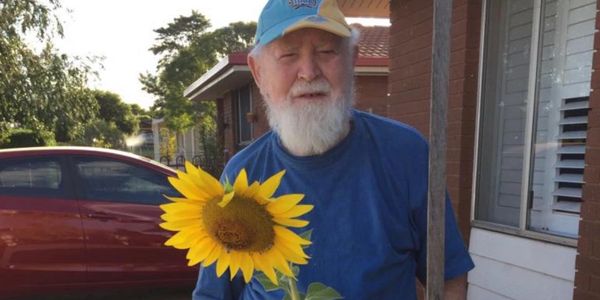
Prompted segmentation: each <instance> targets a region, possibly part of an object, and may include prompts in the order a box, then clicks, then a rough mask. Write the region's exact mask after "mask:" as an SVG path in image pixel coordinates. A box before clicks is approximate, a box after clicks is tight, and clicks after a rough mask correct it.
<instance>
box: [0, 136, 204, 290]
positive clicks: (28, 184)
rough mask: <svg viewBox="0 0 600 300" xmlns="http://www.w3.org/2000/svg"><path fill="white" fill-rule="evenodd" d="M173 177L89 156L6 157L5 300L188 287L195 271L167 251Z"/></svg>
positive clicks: (130, 158)
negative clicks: (164, 207) (165, 222)
mask: <svg viewBox="0 0 600 300" xmlns="http://www.w3.org/2000/svg"><path fill="white" fill-rule="evenodd" d="M173 175H175V171H173V170H172V169H170V168H168V167H166V166H164V165H161V164H159V163H156V162H154V161H152V160H150V159H146V158H143V157H140V156H137V155H133V154H130V153H126V152H120V151H114V150H105V149H97V148H84V147H46V148H22V149H9V150H0V298H1V297H9V296H22V295H27V296H29V295H36V294H44V295H48V294H53V293H64V292H69V293H70V292H77V291H83V290H85V291H93V290H94V289H96V288H101V289H103V290H106V289H107V288H131V287H153V288H155V287H161V286H165V287H167V286H168V287H175V286H189V287H190V292H191V289H192V288H193V285H194V283H195V281H196V278H197V274H198V273H197V272H198V270H197V268H190V267H188V266H187V264H186V259H185V251H181V250H176V249H174V248H171V247H166V246H164V245H163V243H164V242H165V241H166V240H167V239H168V238H169V236H170V235H171V233H169V232H167V231H165V230H162V229H161V228H160V227H159V226H158V224H159V223H160V222H161V220H160V215H161V214H162V211H161V209H160V208H159V207H158V205H159V204H162V203H166V202H167V201H168V200H166V199H165V198H164V197H163V195H170V196H178V195H179V194H178V193H177V191H176V190H174V189H173V188H172V187H171V185H170V184H169V182H168V181H167V176H173Z"/></svg>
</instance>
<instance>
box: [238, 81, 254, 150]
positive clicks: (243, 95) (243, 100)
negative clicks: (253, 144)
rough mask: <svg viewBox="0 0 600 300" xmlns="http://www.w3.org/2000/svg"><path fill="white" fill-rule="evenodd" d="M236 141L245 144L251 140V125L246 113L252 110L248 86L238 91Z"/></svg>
mask: <svg viewBox="0 0 600 300" xmlns="http://www.w3.org/2000/svg"><path fill="white" fill-rule="evenodd" d="M237 100H238V101H237V111H238V124H239V126H238V143H240V144H247V143H248V142H250V141H251V140H252V127H251V125H252V124H251V123H250V122H248V118H247V117H246V115H247V114H248V113H249V112H252V107H251V100H250V86H245V87H243V88H241V89H240V90H239V91H238V99H237Z"/></svg>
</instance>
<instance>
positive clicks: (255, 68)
mask: <svg viewBox="0 0 600 300" xmlns="http://www.w3.org/2000/svg"><path fill="white" fill-rule="evenodd" d="M247 62H248V67H250V73H252V77H254V81H255V82H256V85H258V87H259V88H260V86H261V82H262V81H261V79H262V78H261V77H260V66H259V64H258V63H257V61H256V58H255V57H253V56H251V55H248V58H247Z"/></svg>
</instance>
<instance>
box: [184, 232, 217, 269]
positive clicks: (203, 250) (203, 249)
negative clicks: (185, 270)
mask: <svg viewBox="0 0 600 300" xmlns="http://www.w3.org/2000/svg"><path fill="white" fill-rule="evenodd" d="M215 246H216V243H215V242H214V241H213V240H212V239H211V238H209V237H206V238H204V239H202V240H201V241H199V242H198V243H196V245H194V246H192V248H190V251H188V254H187V256H186V258H187V259H188V266H189V267H191V266H195V265H197V264H198V263H199V262H201V261H203V260H204V259H205V258H206V257H207V256H208V255H209V254H210V252H212V250H213V249H214V248H215Z"/></svg>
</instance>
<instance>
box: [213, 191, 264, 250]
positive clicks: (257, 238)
mask: <svg viewBox="0 0 600 300" xmlns="http://www.w3.org/2000/svg"><path fill="white" fill-rule="evenodd" d="M219 201H220V199H215V200H212V201H209V202H208V203H206V206H205V207H204V209H203V215H204V216H203V220H204V225H205V226H206V229H207V231H208V233H209V234H210V235H211V236H212V237H213V238H214V239H215V240H217V241H218V242H220V243H221V244H222V245H223V246H224V247H225V248H227V249H228V250H237V251H256V252H263V251H266V250H269V249H270V248H271V246H273V243H274V239H275V232H274V231H273V225H274V223H273V221H272V217H271V215H270V214H269V213H268V212H267V210H266V208H265V207H264V206H262V205H260V204H258V203H256V202H255V201H254V200H253V199H245V198H240V197H234V198H233V200H231V202H229V204H227V206H225V207H220V206H219V205H218V204H217V203H218V202H219Z"/></svg>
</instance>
